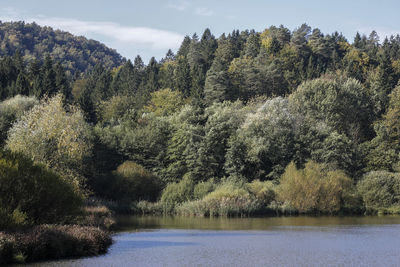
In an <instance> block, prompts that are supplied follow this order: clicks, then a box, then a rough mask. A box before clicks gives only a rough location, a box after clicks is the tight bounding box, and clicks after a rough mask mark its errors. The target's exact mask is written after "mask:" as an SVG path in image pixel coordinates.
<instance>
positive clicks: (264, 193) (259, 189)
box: [247, 180, 275, 206]
mask: <svg viewBox="0 0 400 267" xmlns="http://www.w3.org/2000/svg"><path fill="white" fill-rule="evenodd" d="M247 186H248V190H249V191H250V193H252V194H253V195H254V196H255V197H256V199H257V201H258V202H259V203H260V204H261V205H264V206H267V205H269V204H270V203H271V202H272V201H273V200H274V199H275V185H274V184H273V182H272V181H264V182H261V181H260V180H254V181H253V182H251V183H248V184H247Z"/></svg>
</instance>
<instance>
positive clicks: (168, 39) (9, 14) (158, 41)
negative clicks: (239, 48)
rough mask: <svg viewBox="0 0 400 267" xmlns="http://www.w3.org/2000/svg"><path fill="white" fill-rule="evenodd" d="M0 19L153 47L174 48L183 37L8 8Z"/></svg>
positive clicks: (3, 10)
mask: <svg viewBox="0 0 400 267" xmlns="http://www.w3.org/2000/svg"><path fill="white" fill-rule="evenodd" d="M3 14H5V15H3ZM0 20H2V21H18V20H23V21H25V22H36V23H37V24H39V25H46V26H51V27H53V28H55V29H60V30H64V31H68V32H71V33H72V34H75V35H87V34H98V35H103V36H105V37H108V38H111V39H113V40H115V41H119V42H123V43H127V44H134V45H148V46H150V47H152V48H155V49H168V48H172V49H176V48H178V47H179V45H180V43H181V42H182V40H183V38H184V36H183V35H181V34H179V33H176V32H172V31H165V30H159V29H154V28H148V27H129V26H122V25H120V24H118V23H114V22H101V21H84V20H78V19H70V18H51V17H44V16H35V17H24V16H21V14H20V13H18V12H17V11H16V10H15V9H10V8H3V9H1V13H0Z"/></svg>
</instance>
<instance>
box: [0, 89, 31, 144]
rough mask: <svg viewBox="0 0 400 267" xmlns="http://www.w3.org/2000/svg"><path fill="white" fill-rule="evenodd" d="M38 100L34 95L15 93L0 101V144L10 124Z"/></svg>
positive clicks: (5, 136) (5, 137)
mask: <svg viewBox="0 0 400 267" xmlns="http://www.w3.org/2000/svg"><path fill="white" fill-rule="evenodd" d="M38 103H39V101H38V100H37V99H36V98H35V97H27V96H21V95H16V96H14V97H13V98H10V99H7V100H4V101H3V102H1V103H0V144H1V145H2V144H3V142H4V140H6V139H7V132H8V130H9V129H10V128H11V126H12V124H13V123H14V122H15V121H16V120H17V119H19V118H20V117H21V116H22V115H23V114H24V112H25V111H28V110H29V109H31V108H32V107H33V106H35V105H37V104H38Z"/></svg>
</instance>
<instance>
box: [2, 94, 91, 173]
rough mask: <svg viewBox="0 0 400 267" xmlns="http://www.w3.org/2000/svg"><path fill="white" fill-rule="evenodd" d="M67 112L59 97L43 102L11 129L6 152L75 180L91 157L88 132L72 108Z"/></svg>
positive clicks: (80, 114) (83, 122) (87, 126)
mask: <svg viewBox="0 0 400 267" xmlns="http://www.w3.org/2000/svg"><path fill="white" fill-rule="evenodd" d="M69 109H70V111H69V112H67V111H66V110H65V109H64V107H63V103H62V96H61V95H60V94H58V95H56V96H54V97H53V98H50V99H47V100H44V101H42V103H41V104H40V105H36V106H34V107H33V108H32V109H31V110H30V111H29V112H27V113H25V114H24V115H23V116H22V117H21V118H20V120H18V121H17V122H16V123H15V124H14V125H13V127H12V128H11V129H10V131H9V134H8V139H7V148H8V149H10V150H11V151H13V152H17V153H22V154H24V155H26V156H28V157H30V158H31V159H32V160H34V161H35V162H40V163H43V164H45V165H46V166H47V167H49V168H54V169H55V170H56V171H57V172H59V173H60V174H62V175H66V176H71V177H75V176H77V175H78V173H79V171H80V172H82V168H83V163H84V161H85V159H86V158H87V157H88V156H89V155H90V154H91V148H92V144H91V129H90V127H89V125H88V124H87V123H86V122H85V120H84V118H83V115H82V113H81V112H80V110H79V109H76V108H74V107H70V108H69Z"/></svg>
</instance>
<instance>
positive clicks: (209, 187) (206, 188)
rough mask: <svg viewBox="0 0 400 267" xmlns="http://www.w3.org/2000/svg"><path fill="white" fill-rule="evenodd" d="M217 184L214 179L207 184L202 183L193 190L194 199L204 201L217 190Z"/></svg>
mask: <svg viewBox="0 0 400 267" xmlns="http://www.w3.org/2000/svg"><path fill="white" fill-rule="evenodd" d="M215 187H216V184H215V180H214V179H210V180H207V181H205V182H200V183H198V184H196V185H195V186H194V189H193V198H194V199H202V198H203V197H205V196H206V195H207V194H208V193H211V192H212V191H214V190H215Z"/></svg>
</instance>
